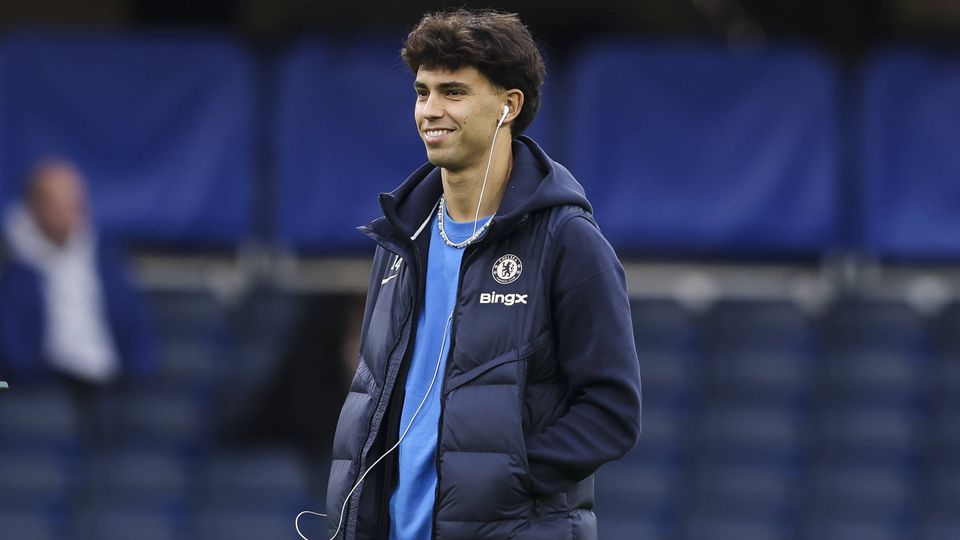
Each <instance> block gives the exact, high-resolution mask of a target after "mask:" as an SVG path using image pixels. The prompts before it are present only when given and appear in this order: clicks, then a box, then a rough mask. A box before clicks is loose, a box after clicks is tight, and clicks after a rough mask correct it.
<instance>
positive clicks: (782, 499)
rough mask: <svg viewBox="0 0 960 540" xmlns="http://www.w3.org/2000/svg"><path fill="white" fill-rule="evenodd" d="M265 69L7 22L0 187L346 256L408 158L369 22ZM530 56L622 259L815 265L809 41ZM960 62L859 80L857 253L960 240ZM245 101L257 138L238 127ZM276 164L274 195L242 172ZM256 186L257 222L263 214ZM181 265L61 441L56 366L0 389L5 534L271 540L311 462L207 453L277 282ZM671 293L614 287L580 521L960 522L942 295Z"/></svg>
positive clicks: (256, 452) (669, 532)
mask: <svg viewBox="0 0 960 540" xmlns="http://www.w3.org/2000/svg"><path fill="white" fill-rule="evenodd" d="M185 59H189V61H187V60H185ZM147 64H149V65H150V69H145V68H144V66H145V65H147ZM267 64H268V67H269V69H263V70H258V69H257V68H256V66H258V65H259V64H258V63H257V61H255V60H254V58H253V57H252V55H250V54H248V51H245V50H244V49H243V48H242V47H240V46H239V45H237V44H236V43H233V42H231V41H229V40H225V39H224V38H223V37H222V36H221V37H218V36H213V37H211V36H206V35H200V34H190V33H188V34H154V33H146V34H134V35H126V36H118V35H114V36H107V37H104V36H99V37H96V36H94V37H91V36H81V35H57V34H16V35H12V36H8V37H6V38H5V39H4V40H3V41H2V42H0V94H2V95H0V202H2V201H9V200H10V199H11V198H12V197H13V196H14V195H15V194H16V190H17V186H18V185H19V179H20V178H21V177H22V175H23V173H24V169H25V167H26V166H27V164H28V163H30V162H31V161H32V160H33V159H34V158H35V157H37V156H39V155H42V154H45V153H48V152H56V153H65V154H71V155H72V156H73V157H74V158H75V159H76V160H77V161H78V162H79V164H80V165H81V167H82V168H83V169H84V170H87V171H90V174H89V176H90V181H91V185H92V189H93V197H94V204H95V206H96V207H97V210H98V213H99V216H100V218H101V221H102V222H103V223H104V225H105V227H107V228H109V229H112V230H113V231H114V232H118V233H121V234H122V235H123V236H125V237H127V238H129V239H131V240H134V241H136V242H142V243H144V244H147V245H165V246H168V247H169V246H172V247H175V248H176V249H182V250H195V249H197V248H206V249H209V248H222V247H225V246H226V247H230V248H235V247H236V246H238V245H239V244H241V243H242V242H244V241H245V240H246V239H249V238H250V237H251V236H253V235H256V234H260V235H261V236H262V237H263V238H265V239H267V240H269V241H271V247H272V248H278V249H280V248H283V249H285V248H291V247H292V248H295V249H296V250H299V251H300V252H301V253H308V254H321V255H324V256H330V255H342V254H356V253H363V254H364V255H368V254H369V249H368V248H369V243H368V241H367V240H365V239H364V238H363V237H362V236H361V235H359V234H357V233H356V232H355V231H353V227H354V226H356V225H359V224H362V223H365V222H366V221H368V220H369V219H370V218H372V217H374V216H375V215H376V213H377V207H376V201H375V199H374V198H373V197H372V194H375V193H377V192H380V191H384V190H388V189H391V188H392V187H394V186H395V185H396V184H397V182H398V181H399V180H400V179H401V177H402V176H403V175H404V174H405V173H406V172H409V171H411V170H413V169H414V168H415V167H417V166H418V165H420V163H421V161H422V148H421V143H420V141H418V140H417V138H416V134H415V132H414V131H413V125H412V122H411V118H410V116H409V115H408V112H409V110H410V108H411V104H412V100H413V92H412V90H411V89H410V84H411V82H412V77H411V76H410V74H409V73H408V71H407V69H406V67H405V66H403V65H402V63H401V62H400V60H399V59H398V58H397V45H396V42H395V41H390V40H385V39H382V38H371V39H367V38H362V37H360V38H353V39H350V40H346V41H345V40H333V39H327V38H310V39H306V40H303V41H300V42H297V43H295V44H293V45H291V46H290V47H288V48H284V49H283V50H282V51H281V52H280V53H279V54H278V56H277V58H275V59H273V60H272V63H271V61H268V62H267ZM557 73H558V74H557V76H556V77H554V78H552V79H551V82H550V84H552V85H555V87H554V88H551V89H550V95H549V96H548V97H547V98H546V100H545V104H544V109H543V112H542V115H543V117H542V118H540V119H538V120H537V122H536V123H535V124H534V125H533V127H532V128H531V134H532V135H533V136H535V137H536V138H538V139H539V140H541V141H542V142H543V144H544V146H545V147H546V148H547V150H548V151H550V152H554V153H557V157H559V158H561V160H563V161H568V162H569V164H570V166H571V168H572V169H573V171H574V172H575V173H576V174H578V175H579V176H580V178H581V179H582V180H583V182H584V184H585V187H586V189H587V191H588V194H589V195H590V197H591V198H592V200H593V201H594V203H595V205H596V207H597V213H598V219H599V221H600V224H601V226H602V227H603V229H604V231H605V232H606V233H607V234H608V235H609V237H610V239H611V240H612V241H613V243H614V244H615V246H616V247H617V248H618V249H619V250H621V251H622V252H623V253H624V254H630V255H632V254H637V255H651V254H652V255H662V254H673V255H688V256H689V255H695V256H698V257H707V258H709V257H711V256H716V255H720V256H722V257H724V258H727V257H735V256H740V255H746V256H750V257H754V256H760V257H765V258H768V259H769V260H782V259H786V258H792V257H795V256H797V255H801V256H811V257H812V258H814V259H816V258H817V257H820V256H822V255H824V254H827V253H829V252H830V251H831V250H832V249H834V248H835V247H836V242H837V239H838V238H839V237H841V236H843V235H841V234H839V233H838V230H837V227H838V225H839V224H845V223H848V222H849V220H848V219H844V216H840V215H839V214H840V213H841V211H843V212H850V211H853V210H852V209H851V208H849V207H848V206H846V205H841V204H840V202H841V201H840V200H839V199H838V197H839V193H841V192H843V191H844V190H843V189H840V187H841V184H842V183H845V182H849V181H850V179H849V178H847V177H845V176H841V175H840V174H839V172H838V171H839V170H840V167H839V166H838V162H839V161H840V160H841V159H842V158H843V156H842V155H841V153H840V149H839V148H840V146H841V141H839V140H838V139H839V135H838V133H837V129H836V124H837V122H838V117H839V111H838V109H839V104H840V100H839V99H838V97H837V86H838V84H839V81H838V77H837V74H836V73H835V72H834V70H833V68H832V67H831V66H830V64H829V63H828V62H827V61H826V60H825V59H824V58H823V57H821V55H819V54H818V53H816V52H812V51H809V50H806V49H801V48H777V47H773V48H770V49H768V50H766V51H745V52H738V53H728V52H721V51H719V50H717V49H716V48H712V47H710V46H707V45H684V46H679V45H660V44H652V43H638V42H622V41H603V42H596V43H592V44H588V45H586V46H585V47H584V48H583V49H582V50H580V51H579V52H578V53H577V54H576V55H575V56H574V59H573V61H572V62H570V63H562V64H560V65H559V66H558V70H557ZM258 77H262V78H265V79H267V80H259V79H258ZM958 81H960V77H957V68H956V59H955V58H953V57H950V56H944V55H940V54H934V53H930V52H928V51H921V50H916V49H892V50H885V51H880V52H878V53H877V54H876V55H875V57H874V58H873V60H872V61H871V62H870V63H869V64H868V66H867V67H866V69H865V72H864V74H863V77H862V79H861V80H858V81H857V82H858V83H859V84H862V90H861V93H862V95H863V110H862V111H861V118H860V120H859V122H858V123H857V124H856V125H857V129H858V132H859V133H860V137H861V139H862V141H863V146H862V148H861V149H860V152H859V153H858V154H857V156H856V158H857V160H859V168H860V169H861V170H860V173H862V185H858V186H857V187H858V188H862V190H863V193H865V194H866V195H865V197H866V198H865V199H864V200H865V201H866V202H865V204H864V206H863V207H862V208H858V209H856V212H857V213H858V215H859V214H862V216H863V218H864V221H863V223H862V226H863V237H862V238H860V243H859V244H858V245H857V247H858V248H859V249H860V250H861V251H860V252H858V253H860V254H869V255H879V256H880V257H881V258H889V259H894V260H898V261H900V260H910V261H913V262H916V261H927V260H935V261H939V262H941V263H942V262H944V261H952V262H954V263H956V262H957V261H958V260H960V244H958V243H957V242H958V240H957V239H956V237H957V235H956V234H953V232H952V231H955V230H957V223H956V220H957V219H958V216H960V212H957V211H956V207H957V205H956V204H955V203H956V197H955V195H956V189H957V188H956V182H955V181H954V180H952V179H954V178H956V177H957V174H956V173H957V172H958V170H960V169H958V167H960V166H958V165H957V163H958V162H957V160H956V157H955V156H956V152H955V151H954V150H953V149H952V146H951V144H953V143H954V141H955V140H956V139H957V137H956V136H955V135H956V134H957V130H958V129H960V128H958V126H960V124H958V123H957V122H956V114H954V113H956V112H957V106H958V105H957V103H960V102H958V101H957V100H956V99H955V95H956V94H957V91H956V90H957V84H958ZM257 88H265V89H267V90H266V92H265V95H264V96H263V99H261V98H260V97H259V95H258V92H257V90H256V89H257ZM601 92H602V93H601ZM614 98H615V99H614ZM146 103H149V104H151V106H150V107H146V106H145V104H146ZM154 106H155V107H154ZM264 109H266V110H264ZM398 110H400V111H407V112H405V113H404V114H397V111H398ZM610 111H615V112H616V113H617V114H610ZM181 112H186V113H189V114H181ZM258 117H262V118H267V119H268V122H267V124H268V126H267V129H268V131H269V133H268V135H267V137H268V138H269V139H270V141H269V143H268V144H269V146H270V154H271V157H270V159H271V160H272V161H269V162H268V163H266V164H264V163H256V162H255V160H256V159H258V158H255V157H254V156H255V155H258V154H257V152H254V151H251V146H252V141H253V140H254V138H255V134H254V131H255V130H256V129H258V127H257V123H256V121H255V118H258ZM621 117H622V118H627V120H623V121H620V120H618V119H619V118H621ZM261 127H262V126H261ZM371 152H372V153H373V155H374V157H371ZM258 167H261V168H263V167H266V169H267V171H266V174H265V175H262V176H261V175H257V174H255V173H254V171H255V170H258ZM655 179H656V180H657V181H656V182H655V181H654V180H655ZM273 180H275V181H276V186H275V189H276V192H275V193H274V192H273V191H272V189H274V187H273V186H263V185H257V184H256V182H257V181H261V182H264V181H273ZM268 188H269V189H268ZM254 193H265V194H272V195H274V196H271V197H266V198H265V199H264V200H262V201H259V200H255V199H254V197H253V194H254ZM258 205H266V206H268V207H269V208H267V209H264V208H262V207H260V208H258ZM258 212H263V215H268V216H273V217H275V218H276V222H275V223H271V224H269V225H268V226H267V227H266V230H258V229H257V228H256V226H255V225H254V223H255V222H256V220H255V219H254V216H255V215H257V214H258ZM677 216H681V218H682V219H677ZM748 272H749V269H748ZM323 277H324V278H325V279H326V278H327V277H329V276H327V275H324V276H323ZM331 279H332V278H331ZM363 280H365V277H364V278H363ZM207 281H212V279H211V278H210V277H209V276H206V275H201V276H197V277H196V282H199V283H203V284H205V286H204V287H202V288H185V287H173V288H169V287H167V288H161V287H154V288H153V289H152V290H151V291H150V295H149V300H150V305H151V307H152V313H153V315H154V318H155V320H156V324H157V327H158V334H159V336H160V343H161V350H162V354H163V362H162V365H161V370H160V372H159V373H158V374H157V375H156V377H155V378H154V379H152V380H150V381H148V382H147V383H144V385H143V386H137V387H134V388H128V389H125V390H124V391H121V392H117V393H114V394H110V395H107V396H104V397H103V399H102V400H101V401H100V407H101V409H102V414H103V416H104V417H105V418H108V419H110V420H109V421H108V422H107V423H108V424H110V425H111V426H113V429H114V431H113V432H112V434H111V435H112V437H111V438H108V439H106V440H99V441H97V442H96V443H92V442H90V441H89V440H87V439H85V438H84V436H83V426H81V425H80V424H81V423H82V419H80V418H78V415H77V412H76V410H75V409H74V407H73V403H72V401H71V395H70V394H69V393H67V392H66V391H65V389H64V388H62V387H60V386H58V385H55V384H37V385H24V386H18V387H15V388H14V390H15V391H7V392H4V393H2V394H0V537H4V538H6V537H8V536H9V537H11V538H31V539H36V540H45V539H47V538H64V537H69V536H68V535H69V534H73V535H74V537H75V539H76V540H88V539H90V540H94V539H96V540H110V539H114V538H130V537H137V538H146V539H156V540H169V539H186V540H194V539H198V540H199V539H201V538H202V539H204V540H209V539H213V540H217V539H221V538H223V539H226V538H230V539H244V538H251V539H252V538H293V537H294V532H293V527H292V520H293V516H295V515H296V514H297V512H299V511H300V510H302V509H305V508H317V507H318V505H317V504H316V502H317V501H318V500H319V499H321V498H322V497H323V494H322V493H317V492H316V489H315V486H316V482H315V481H314V475H315V471H314V469H313V468H312V467H311V465H310V464H308V463H306V460H305V459H303V458H304V456H301V455H298V454H296V453H293V452H291V451H290V450H289V449H280V450H278V449H276V448H262V449H252V450H251V449H246V448H245V449H236V448H231V447H225V446H224V445H221V444H220V441H218V440H217V436H218V433H217V430H218V428H221V427H222V426H223V424H224V423H225V419H227V418H229V417H231V416H236V415H241V416H242V415H243V414H245V412H246V410H245V409H244V408H243V405H244V404H249V403H252V401H251V400H250V398H251V397H252V396H255V395H256V393H257V392H260V391H262V390H263V383H264V381H265V380H266V379H267V378H269V377H270V376H271V374H273V373H274V370H275V369H276V367H277V366H276V365H275V363H274V362H275V359H276V358H277V356H278V355H279V351H280V350H281V349H282V348H283V343H284V340H285V339H287V337H288V333H289V330H290V327H291V326H292V325H291V321H293V320H295V319H296V317H297V316H298V313H299V312H298V310H299V308H300V307H301V306H299V304H298V302H299V301H298V299H297V298H296V294H294V293H292V292H291V291H289V290H277V289H275V288H271V287H269V286H267V287H261V288H258V289H256V293H254V294H249V295H248V296H246V297H245V298H244V300H245V301H241V302H235V303H231V302H230V296H229V295H224V294H219V293H218V289H217V288H216V287H213V286H209V284H207ZM325 290H326V289H325ZM221 292H222V291H221ZM675 292H676V291H667V292H666V293H664V294H662V295H661V296H650V295H645V296H641V295H636V297H635V298H634V299H633V301H632V305H631V308H632V316H633V321H634V335H635V339H636V345H637V349H638V353H639V357H640V362H641V373H642V375H643V397H644V411H643V435H642V438H641V441H640V443H639V445H638V446H637V447H636V449H635V450H634V451H633V452H631V453H630V454H629V455H628V456H627V457H626V458H624V459H623V460H621V461H619V462H616V463H612V464H609V465H607V466H605V467H603V468H602V469H601V470H600V472H599V475H598V478H597V483H596V488H597V500H598V506H597V512H598V516H599V519H600V522H599V523H600V531H601V538H603V539H604V540H634V539H636V538H641V539H645V538H656V539H664V540H703V539H717V540H725V539H734V538H735V539H737V540H779V539H789V540H801V539H802V540H806V539H810V540H814V539H815V540H822V539H828V540H829V539H843V540H845V539H850V540H861V539H864V540H865V539H869V540H884V539H887V538H890V539H898V540H899V539H904V540H907V539H911V540H912V539H914V538H921V539H923V540H944V539H947V538H951V539H952V538H956V537H957V536H958V534H960V521H958V520H957V516H956V509H957V507H958V505H960V491H958V488H957V486H958V485H960V458H958V457H957V456H958V455H960V453H958V451H960V428H958V425H960V424H958V422H957V418H958V417H960V398H958V396H960V337H958V336H960V304H957V303H954V304H952V305H950V306H948V307H947V308H946V309H945V310H943V311H938V312H928V311H922V310H918V309H917V308H916V306H915V305H913V304H912V303H911V302H909V301H908V300H909V299H906V298H889V297H884V298H872V297H866V296H863V297H861V296H857V295H836V296H833V297H831V298H830V299H831V300H832V303H829V304H827V306H826V309H825V310H823V311H817V310H811V309H810V306H808V305H805V304H803V303H800V302H797V301H795V299H793V298H790V297H776V298H770V297H764V296H763V295H757V296H753V297H745V298H720V300H719V301H718V302H716V303H715V304H709V305H706V306H695V305H692V304H691V303H689V302H686V301H685V300H684V298H682V296H683V295H680V294H673V293H675ZM308 521H309V523H307V524H306V525H305V528H306V529H307V530H310V531H311V532H310V536H309V537H310V538H319V537H320V536H317V535H318V534H319V529H321V528H322V525H320V521H319V520H312V519H311V520H308Z"/></svg>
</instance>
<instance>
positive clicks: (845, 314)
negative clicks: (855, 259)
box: [823, 300, 928, 351]
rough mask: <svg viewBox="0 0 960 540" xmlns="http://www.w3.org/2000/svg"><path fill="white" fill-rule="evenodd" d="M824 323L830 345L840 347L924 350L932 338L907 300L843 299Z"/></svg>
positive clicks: (845, 348) (865, 349) (873, 349)
mask: <svg viewBox="0 0 960 540" xmlns="http://www.w3.org/2000/svg"><path fill="white" fill-rule="evenodd" d="M823 325H824V328H823V333H824V337H825V339H826V341H827V343H828V346H829V347H830V348H831V349H833V350H839V351H846V350H861V351H875V350H878V349H880V350H893V351H920V350H922V348H923V347H924V346H926V344H927V340H928V336H927V334H926V331H925V329H924V326H923V320H922V318H921V317H920V314H919V313H917V312H916V311H915V310H913V308H911V307H910V306H909V305H908V304H906V303H905V302H898V301H889V302H888V301H867V300H854V301H847V302H841V303H840V304H838V305H837V306H836V308H835V309H834V310H832V311H831V312H829V313H827V314H826V315H825V316H824V319H823Z"/></svg>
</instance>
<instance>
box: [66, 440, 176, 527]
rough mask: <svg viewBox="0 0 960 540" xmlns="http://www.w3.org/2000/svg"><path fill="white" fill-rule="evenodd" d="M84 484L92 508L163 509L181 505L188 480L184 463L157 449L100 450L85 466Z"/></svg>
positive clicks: (169, 510)
mask: <svg viewBox="0 0 960 540" xmlns="http://www.w3.org/2000/svg"><path fill="white" fill-rule="evenodd" d="M84 478H85V484H86V491H87V498H88V500H91V501H92V504H93V505H94V510H97V509H99V508H111V509H114V510H121V509H122V510H132V511H138V510H150V511H158V510H163V511H167V512H176V511H178V510H181V509H183V508H184V506H185V504H186V497H187V495H188V492H189V489H190V483H191V477H190V470H189V467H188V464H187V462H185V460H184V459H183V458H181V457H179V456H177V455H175V454H170V453H166V452H157V451H146V450H145V451H138V450H114V451H110V452H102V453H101V454H99V455H97V456H96V458H95V459H93V460H92V461H91V462H90V463H89V464H88V466H87V469H86V471H85V475H84Z"/></svg>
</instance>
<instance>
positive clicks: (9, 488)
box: [0, 435, 73, 538]
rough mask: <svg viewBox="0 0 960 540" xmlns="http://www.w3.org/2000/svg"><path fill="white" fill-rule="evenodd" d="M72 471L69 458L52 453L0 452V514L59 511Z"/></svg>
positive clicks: (66, 496)
mask: <svg viewBox="0 0 960 540" xmlns="http://www.w3.org/2000/svg"><path fill="white" fill-rule="evenodd" d="M5 436H6V435H5ZM72 472H73V471H72V468H71V463H70V461H69V460H68V459H67V458H65V457H63V456H62V455H59V454H56V453H42V452H36V451H32V452H0V513H2V514H7V513H11V514H12V513H18V512H29V511H30V510H34V511H38V512H40V511H58V510H59V511H62V510H63V509H64V508H65V507H66V505H67V504H68V503H69V499H70V496H71V495H72V493H71V488H72V485H73V478H72ZM3 530H4V522H3V521H0V533H3ZM3 534H5V533H3ZM3 534H0V536H3ZM11 538H13V537H11ZM21 538H29V537H28V536H24V537H21Z"/></svg>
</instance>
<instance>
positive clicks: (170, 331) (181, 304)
mask: <svg viewBox="0 0 960 540" xmlns="http://www.w3.org/2000/svg"><path fill="white" fill-rule="evenodd" d="M148 303H149V305H150V308H151V311H152V313H153V319H154V322H155V323H156V325H157V327H158V332H159V334H160V335H161V336H162V337H163V338H165V339H174V340H176V339H199V340H203V339H206V338H209V337H210V334H212V333H215V332H217V331H221V332H222V331H223V328H224V324H225V318H226V308H225V306H224V305H223V304H222V303H221V302H220V301H218V300H217V299H216V298H215V297H214V296H213V295H212V294H211V293H210V291H205V290H162V291H151V292H150V294H149V296H148Z"/></svg>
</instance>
